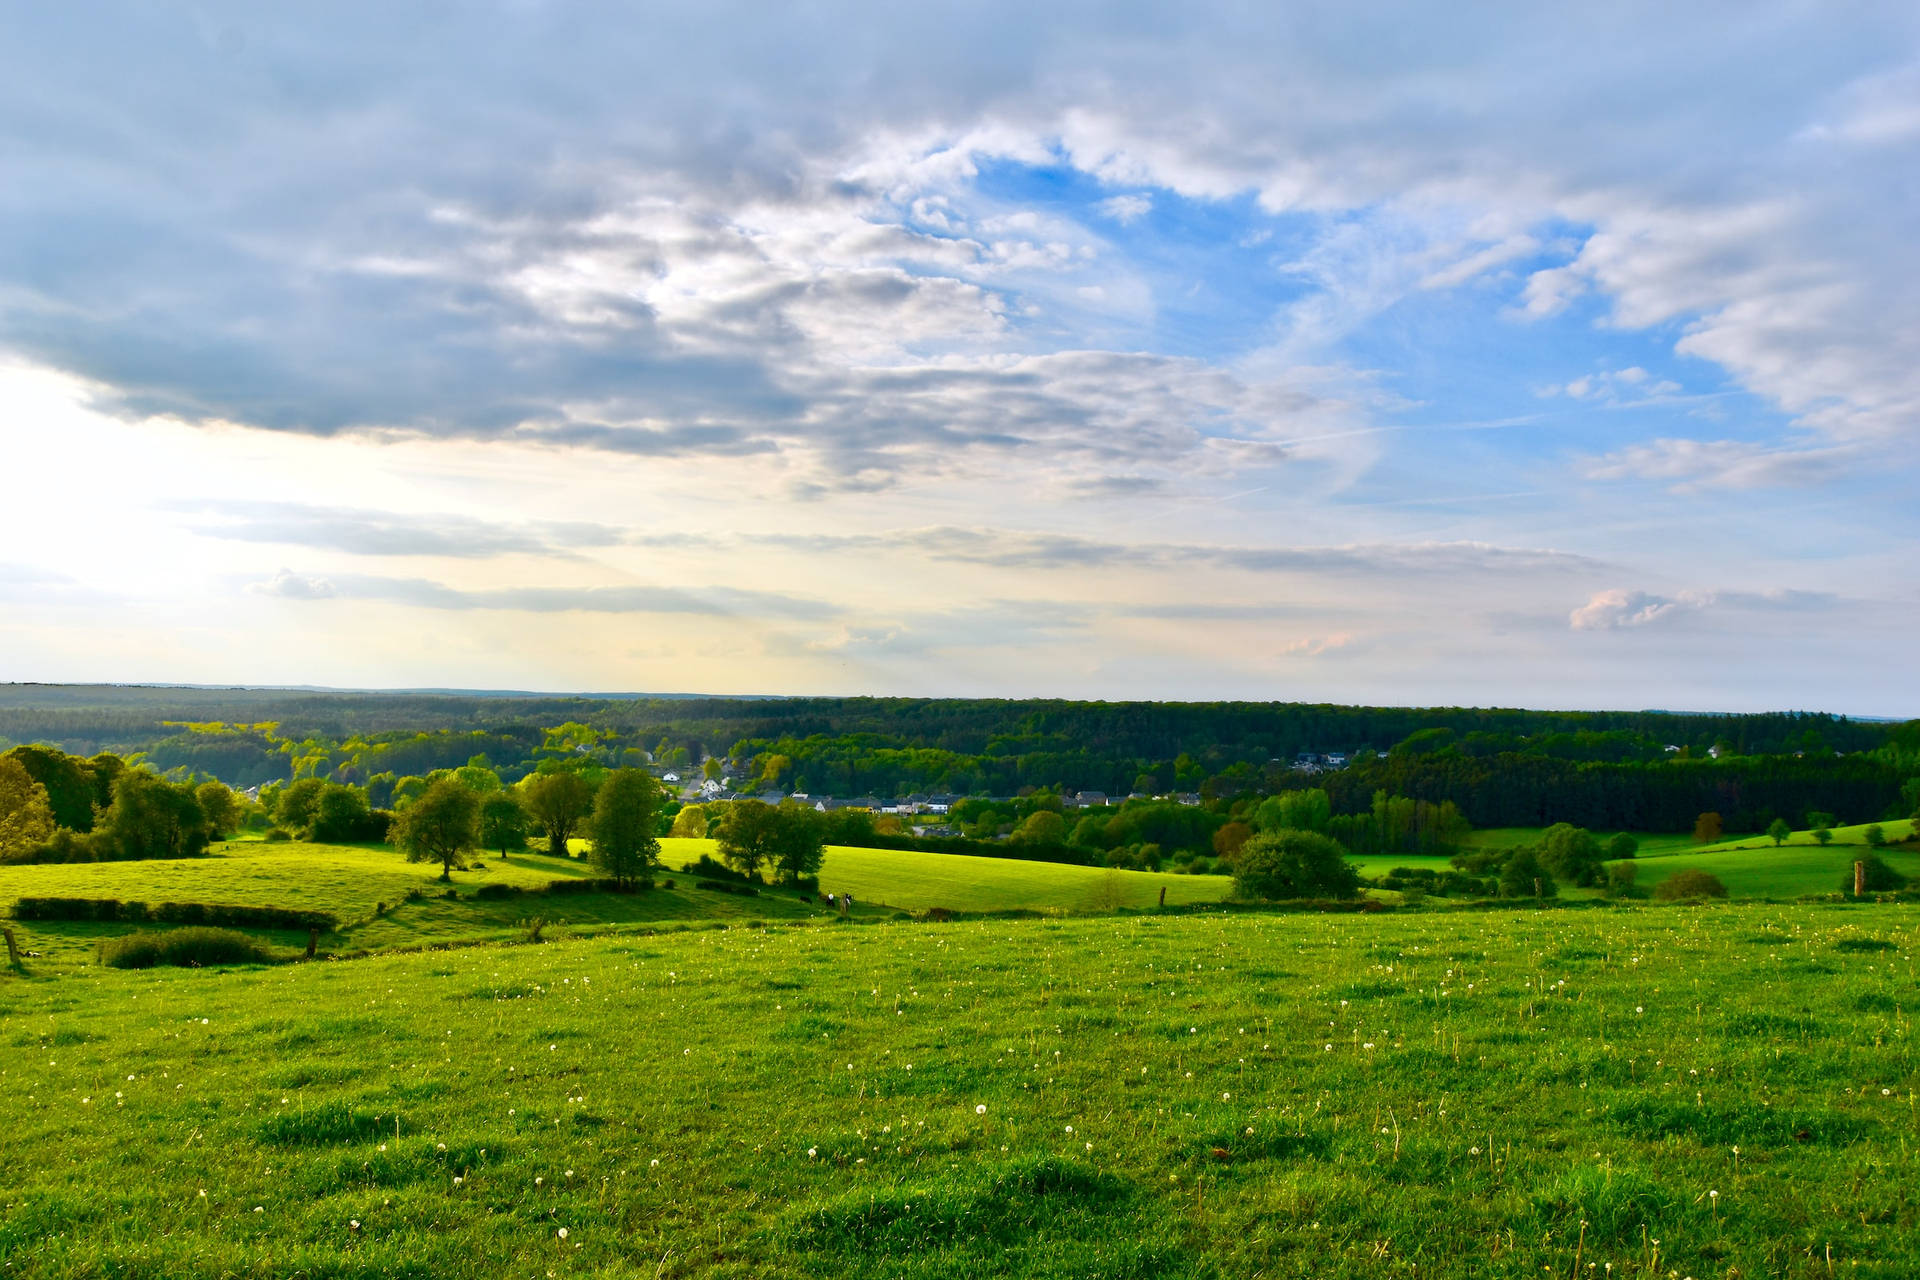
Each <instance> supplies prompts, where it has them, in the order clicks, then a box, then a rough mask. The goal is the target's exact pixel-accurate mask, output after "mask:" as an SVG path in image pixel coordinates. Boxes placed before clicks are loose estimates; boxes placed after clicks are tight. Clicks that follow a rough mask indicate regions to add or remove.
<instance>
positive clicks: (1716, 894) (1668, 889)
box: [1653, 868, 1727, 902]
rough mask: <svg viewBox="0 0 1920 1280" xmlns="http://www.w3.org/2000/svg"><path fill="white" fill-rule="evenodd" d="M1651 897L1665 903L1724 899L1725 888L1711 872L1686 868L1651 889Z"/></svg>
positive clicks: (1725, 894)
mask: <svg viewBox="0 0 1920 1280" xmlns="http://www.w3.org/2000/svg"><path fill="white" fill-rule="evenodd" d="M1653 896H1654V897H1656V898H1659V899H1661V900H1663V901H1666V902H1675V901H1678V900H1680V899H1682V898H1724V897H1726V896H1727V886H1725V885H1724V884H1721V883H1720V877H1719V876H1716V875H1714V874H1712V873H1711V872H1707V871H1701V870H1698V869H1696V868H1688V869H1687V870H1685V871H1676V872H1674V873H1673V874H1672V875H1670V876H1668V877H1667V878H1666V879H1665V880H1662V881H1661V882H1660V883H1659V884H1657V885H1655V886H1654V887H1653Z"/></svg>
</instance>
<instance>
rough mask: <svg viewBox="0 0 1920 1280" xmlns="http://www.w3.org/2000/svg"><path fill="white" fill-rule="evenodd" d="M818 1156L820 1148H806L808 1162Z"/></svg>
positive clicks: (657, 1162) (656, 1161)
mask: <svg viewBox="0 0 1920 1280" xmlns="http://www.w3.org/2000/svg"><path fill="white" fill-rule="evenodd" d="M819 1154H820V1148H818V1147H808V1148H807V1159H809V1160H811V1159H813V1158H814V1157H816V1156H818V1155H819ZM654 1163H655V1164H659V1163H660V1162H659V1161H658V1160H655V1161H654Z"/></svg>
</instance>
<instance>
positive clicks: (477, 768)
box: [453, 755, 500, 796]
mask: <svg viewBox="0 0 1920 1280" xmlns="http://www.w3.org/2000/svg"><path fill="white" fill-rule="evenodd" d="M453 777H454V780H455V781H456V782H458V783H459V784H460V785H461V786H463V787H465V788H466V789H467V790H469V791H471V792H473V794H475V795H477V796H484V795H491V794H492V793H493V792H495V791H498V790H500V775H499V774H497V773H495V772H494V771H493V766H492V765H490V764H488V763H487V758H486V757H485V756H484V755H478V756H474V757H473V758H472V759H470V760H468V761H467V762H466V764H464V765H462V766H461V767H460V768H458V769H455V770H454V771H453Z"/></svg>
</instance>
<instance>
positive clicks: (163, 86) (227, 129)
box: [0, 0, 1920, 715]
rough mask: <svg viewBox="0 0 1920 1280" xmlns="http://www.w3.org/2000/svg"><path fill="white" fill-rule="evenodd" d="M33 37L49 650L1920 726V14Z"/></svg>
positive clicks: (699, 25)
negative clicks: (1917, 635) (1863, 719)
mask: <svg viewBox="0 0 1920 1280" xmlns="http://www.w3.org/2000/svg"><path fill="white" fill-rule="evenodd" d="M8 23H9V26H10V28H11V31H12V34H13V37H14V38H12V39H10V40H9V41H7V42H4V45H0V72H4V74H0V432H3V433H4V442H5V445H6V447H7V451H8V454H9V456H10V457H11V458H12V459H13V460H14V463H15V469H16V470H17V472H18V474H21V475H26V476H30V477H32V478H33V481H34V482H33V483H30V484H28V485H25V486H21V487H19V491H18V493H17V495H16V499H15V501H13V502H12V503H11V504H9V506H8V507H7V508H6V509H5V510H4V511H0V532H4V533H5V535H6V539H7V550H6V551H5V552H4V553H0V601H4V603H5V606H6V609H5V613H4V616H0V679H24V680H186V681H214V682H226V681H236V682H264V683H312V684H338V685H353V686H401V685H406V686H417V685H431V686H437V687H445V686H459V685H470V686H484V687H522V688H538V689H567V688H597V689H605V688H622V687H624V688H633V689H676V690H678V689H699V690H709V691H717V692H766V691H771V692H814V691H817V692H843V693H867V692H871V693H925V694H956V695H960V694H1015V695H1062V696H1086V697H1108V698H1122V697H1127V698H1179V697H1247V698H1298V699H1311V700H1342V701H1374V702H1395V703H1409V702H1411V703H1477V704H1488V703H1499V704H1509V705H1511V704H1532V705H1548V706H1599V707H1639V706H1654V705H1661V706H1685V707H1697V708H1713V707H1723V708H1726V709H1747V708H1760V707H1794V708H1800V707H1807V708H1813V707H1817V708H1823V709H1830V710H1837V711H1844V712H1852V713H1858V714H1877V715H1912V714H1920V676H1916V675H1914V674H1913V673H1912V671H1911V669H1910V664H1906V663H1904V662H1902V661H1900V660H1899V655H1900V654H1902V653H1903V652H1904V650H1905V648H1906V647H1907V644H1908V640H1907V637H1909V636H1911V635H1912V634H1913V630H1914V627H1915V624H1916V623H1920V583H1916V581H1915V575H1914V574H1913V572H1912V569H1911V565H1912V564H1913V563H1915V562H1916V554H1915V553H1916V550H1920V545H1917V544H1920V518H1917V517H1916V516H1915V514H1914V511H1915V504H1914V502H1913V501H1912V494H1913V493H1914V492H1916V482H1920V464H1917V463H1916V458H1920V451H1916V450H1915V448H1914V444H1915V439H1916V435H1920V289H1916V288H1915V287H1914V285H1915V283H1916V280H1915V277H1916V275H1920V249H1916V247H1915V244H1914V242H1913V238H1912V235H1911V231H1912V228H1913V227H1914V226H1915V225H1920V217H1917V216H1916V215H1920V210H1917V209H1916V208H1915V200H1916V195H1915V189H1914V187H1913V185H1912V182H1911V177H1910V175H1911V174H1912V173H1913V172H1915V171H1917V170H1916V164H1917V163H1920V106H1916V103H1920V22H1917V21H1916V19H1915V17H1914V14H1913V13H1912V12H1911V10H1910V8H1909V7H1906V6H1891V5H1889V6H1860V7H1855V8H1850V9H1849V10H1847V11H1846V12H1845V14H1844V15H1836V14H1834V13H1830V12H1812V11H1809V10H1807V9H1805V8H1804V7H1797V6H1791V5H1782V6H1769V5H1760V6H1752V5H1742V6H1738V7H1732V6H1728V7H1716V6H1702V7H1699V8H1697V9H1689V10H1687V11H1685V12H1675V11H1673V10H1671V8H1670V7H1659V6H1652V5H1645V6H1641V5H1632V4H1624V5H1618V6H1609V7H1608V8H1607V9H1606V10H1605V11H1604V12H1591V13H1588V12H1572V11H1567V12H1559V11H1554V12H1545V11H1541V10H1539V9H1538V8H1537V7H1529V6H1522V5H1514V6H1484V7H1480V6H1476V7H1475V8H1474V9H1473V10H1472V11H1471V12H1467V13H1449V14H1437V13H1434V12H1432V11H1430V10H1429V9H1427V8H1424V7H1420V6H1368V7H1364V8H1360V7H1354V6H1347V5H1327V6H1314V5H1302V6H1290V7H1288V8H1286V9H1284V10H1281V9H1272V10H1258V11H1254V10H1246V9H1243V8H1239V7H1234V6H1208V5H1197V6H1183V7H1182V8H1181V9H1180V10H1179V11H1178V12H1175V11H1172V10H1168V9H1165V8H1164V7H1160V6H1138V7H1135V6H1124V5H1122V6H1115V5H1085V6H1081V5H1065V6H1055V7H1050V8H1048V9H1047V10H1046V11H1044V12H1035V11H1032V10H1031V9H1030V7H1021V8H1016V7H1013V6H999V5H993V4H979V5H969V6H965V7H941V6H926V7H915V8H913V9H910V10H909V9H900V10H896V11H890V12H886V13H883V14H876V13H875V12H874V11H872V10H871V9H868V8H863V7H842V6H836V5H826V6H821V7H819V8H818V10H817V12H816V11H810V13H809V16H808V18H807V19H806V21H804V22H801V21H799V20H798V19H791V20H790V19H783V18H778V17H769V16H768V11H767V10H765V9H764V8H762V7H758V6H755V7H741V8H738V9H735V8H732V7H729V6H726V5H718V4H703V5H699V6H692V5H687V6H677V5H662V6H652V7H649V8H648V9H647V10H645V11H644V12H619V11H614V10H609V9H605V8H602V7H597V6H587V5H579V4H570V3H550V2H544V0H516V2H515V3H507V4H499V5H494V6H484V5H483V6H478V7H474V6H425V7H421V8H418V9H415V10H409V11H408V13H407V14H406V15H405V16H404V17H396V16H395V14H394V13H393V12H392V11H390V9H389V8H387V7H384V6H377V5H372V4H367V5H357V4H341V5H337V6H329V7H328V8H327V9H326V10H325V11H319V10H315V11H303V10H298V9H285V10H275V11H272V12H265V11H260V10H259V9H258V8H257V6H244V5H239V4H231V5H229V4H219V3H213V4H205V5H201V6H198V7H196V8H194V9H191V10H170V9H165V8H157V7H152V6H144V5H132V4H129V5H125V6H113V5H109V6H108V7H107V9H105V10H102V11H101V12H100V13H97V14H92V15H87V16H86V17H85V18H84V20H83V19H82V18H80V17H74V16H70V15H68V14H66V13H65V12H64V11H61V10H57V9H52V8H47V7H44V6H22V7H17V8H15V9H14V10H12V11H11V13H10V15H9V18H8ZM1388 32H1390V33H1393V38H1391V39H1388V38H1385V37H1384V36H1383V33H1388Z"/></svg>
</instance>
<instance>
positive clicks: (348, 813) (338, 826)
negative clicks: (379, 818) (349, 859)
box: [294, 782, 372, 844]
mask: <svg viewBox="0 0 1920 1280" xmlns="http://www.w3.org/2000/svg"><path fill="white" fill-rule="evenodd" d="M294 785H295V786H298V785H299V784H298V783H295V784H294ZM371 817H372V810H371V809H369V808H368V807H367V793H366V792H364V791H362V790H361V789H360V788H358V787H350V786H347V785H346V784H345V783H341V782H329V783H327V784H326V785H325V787H324V788H323V789H322V790H321V792H320V798H319V799H318V800H317V801H316V802H315V803H314V806H313V822H312V824H311V825H310V826H309V827H308V828H307V839H309V840H314V841H318V842H319V843H321V844H339V843H341V842H342V841H346V840H364V839H366V838H367V835H368V822H369V820H370V819H371Z"/></svg>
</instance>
